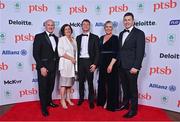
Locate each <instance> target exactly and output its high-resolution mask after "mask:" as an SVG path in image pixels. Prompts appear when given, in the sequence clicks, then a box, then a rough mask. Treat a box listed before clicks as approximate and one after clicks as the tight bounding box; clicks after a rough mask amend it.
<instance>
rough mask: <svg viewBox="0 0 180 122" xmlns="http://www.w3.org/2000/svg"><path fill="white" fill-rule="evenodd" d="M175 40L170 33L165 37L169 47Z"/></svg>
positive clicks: (173, 35)
mask: <svg viewBox="0 0 180 122" xmlns="http://www.w3.org/2000/svg"><path fill="white" fill-rule="evenodd" d="M175 40H176V35H175V34H173V33H170V34H168V35H167V41H168V44H169V45H173V44H174V42H175Z"/></svg>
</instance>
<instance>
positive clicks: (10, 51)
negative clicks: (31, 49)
mask: <svg viewBox="0 0 180 122" xmlns="http://www.w3.org/2000/svg"><path fill="white" fill-rule="evenodd" d="M2 55H22V56H25V55H27V50H25V49H22V50H20V51H15V50H13V51H12V50H3V51H2Z"/></svg>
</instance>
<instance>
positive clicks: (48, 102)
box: [33, 19, 59, 116]
mask: <svg viewBox="0 0 180 122" xmlns="http://www.w3.org/2000/svg"><path fill="white" fill-rule="evenodd" d="M43 25H44V27H45V31H44V32H42V33H39V34H36V35H35V39H34V43H33V57H34V59H35V61H36V69H37V74H38V87H39V98H40V104H41V111H42V115H43V116H48V115H49V112H48V110H47V107H48V106H50V107H53V108H54V107H57V106H58V105H56V104H54V103H53V101H52V92H53V89H54V83H55V74H56V70H57V66H58V60H59V58H58V53H57V43H58V37H57V36H55V35H54V34H53V32H54V29H55V24H54V21H53V20H51V19H48V20H46V21H45V22H44V23H43Z"/></svg>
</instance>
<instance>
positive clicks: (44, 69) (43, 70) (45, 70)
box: [41, 67, 48, 77]
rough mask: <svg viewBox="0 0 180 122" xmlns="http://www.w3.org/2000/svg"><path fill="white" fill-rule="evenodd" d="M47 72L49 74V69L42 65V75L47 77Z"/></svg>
mask: <svg viewBox="0 0 180 122" xmlns="http://www.w3.org/2000/svg"><path fill="white" fill-rule="evenodd" d="M47 74H48V70H47V69H46V68H45V67H42V68H41V75H42V76H44V77H46V76H47Z"/></svg>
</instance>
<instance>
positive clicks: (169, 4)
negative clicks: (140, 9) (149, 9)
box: [153, 0, 177, 12]
mask: <svg viewBox="0 0 180 122" xmlns="http://www.w3.org/2000/svg"><path fill="white" fill-rule="evenodd" d="M176 6H177V2H174V1H173V0H169V2H160V3H155V4H154V6H153V11H154V12H156V11H158V10H161V9H171V8H175V7H176Z"/></svg>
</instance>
